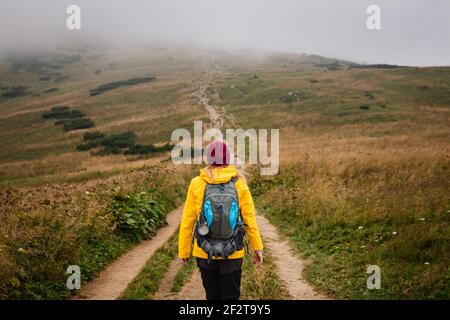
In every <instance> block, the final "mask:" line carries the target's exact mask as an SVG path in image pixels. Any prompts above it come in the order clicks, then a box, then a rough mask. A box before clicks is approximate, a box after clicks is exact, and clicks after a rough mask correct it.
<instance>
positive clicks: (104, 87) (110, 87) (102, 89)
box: [91, 77, 156, 96]
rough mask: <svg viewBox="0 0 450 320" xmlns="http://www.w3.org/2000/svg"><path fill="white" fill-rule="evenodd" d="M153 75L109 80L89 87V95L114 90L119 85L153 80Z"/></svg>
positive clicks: (123, 85)
mask: <svg viewBox="0 0 450 320" xmlns="http://www.w3.org/2000/svg"><path fill="white" fill-rule="evenodd" d="M155 79H156V78H155V77H145V78H133V79H128V80H123V81H115V82H109V83H106V84H102V85H100V86H98V87H97V88H95V89H91V96H96V95H99V94H101V93H103V92H105V91H110V90H114V89H117V88H120V87H125V86H131V85H136V84H140V83H145V82H150V81H152V80H155Z"/></svg>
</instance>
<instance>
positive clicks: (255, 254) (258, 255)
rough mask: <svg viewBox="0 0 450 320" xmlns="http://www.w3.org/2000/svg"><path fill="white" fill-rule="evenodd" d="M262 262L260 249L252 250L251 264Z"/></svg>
mask: <svg viewBox="0 0 450 320" xmlns="http://www.w3.org/2000/svg"><path fill="white" fill-rule="evenodd" d="M262 262H263V254H262V250H255V251H253V264H255V265H260V264H262Z"/></svg>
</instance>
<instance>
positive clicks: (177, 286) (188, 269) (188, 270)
mask: <svg viewBox="0 0 450 320" xmlns="http://www.w3.org/2000/svg"><path fill="white" fill-rule="evenodd" d="M196 268H197V263H196V261H195V258H191V259H189V260H188V263H187V264H183V265H182V266H181V268H180V269H179V270H178V272H177V274H176V275H175V279H174V281H173V285H172V288H171V289H170V291H171V292H180V291H181V289H183V286H184V285H185V284H186V282H187V281H188V280H189V279H190V277H191V276H192V272H193V271H194V270H195V269H196Z"/></svg>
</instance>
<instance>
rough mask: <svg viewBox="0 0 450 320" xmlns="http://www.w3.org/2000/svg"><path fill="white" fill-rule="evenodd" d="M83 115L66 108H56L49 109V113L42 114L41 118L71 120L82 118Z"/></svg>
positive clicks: (80, 112)
mask: <svg viewBox="0 0 450 320" xmlns="http://www.w3.org/2000/svg"><path fill="white" fill-rule="evenodd" d="M84 116H85V114H84V113H83V112H82V111H80V110H70V108H69V107H67V106H57V107H53V108H51V110H50V111H47V112H44V113H43V114H42V118H44V119H71V118H82V117H84Z"/></svg>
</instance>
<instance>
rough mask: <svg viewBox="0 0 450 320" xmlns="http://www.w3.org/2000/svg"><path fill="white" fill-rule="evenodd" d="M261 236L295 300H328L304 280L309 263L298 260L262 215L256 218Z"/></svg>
mask: <svg viewBox="0 0 450 320" xmlns="http://www.w3.org/2000/svg"><path fill="white" fill-rule="evenodd" d="M256 220H257V222H258V226H259V229H260V231H261V234H262V235H263V236H264V246H265V247H266V248H267V249H268V250H269V251H270V253H271V255H272V256H273V259H274V263H275V266H276V269H277V274H278V277H279V278H280V279H281V280H282V281H283V282H284V283H285V284H286V287H287V290H288V292H289V295H290V296H291V299H293V300H324V299H328V298H327V297H326V296H323V295H321V294H319V293H317V292H316V291H315V290H314V288H313V287H311V285H310V284H309V283H308V282H307V281H306V280H305V279H304V278H303V276H302V272H303V269H304V268H305V267H306V265H307V263H306V261H305V260H301V259H299V258H297V257H296V256H295V255H294V254H293V253H292V249H291V248H290V245H289V243H288V242H287V241H286V240H284V239H283V238H282V237H281V235H280V234H279V233H278V231H277V229H276V228H275V227H274V226H273V225H272V224H271V223H270V222H269V220H267V219H266V218H265V217H263V216H261V215H259V214H258V215H257V216H256Z"/></svg>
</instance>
